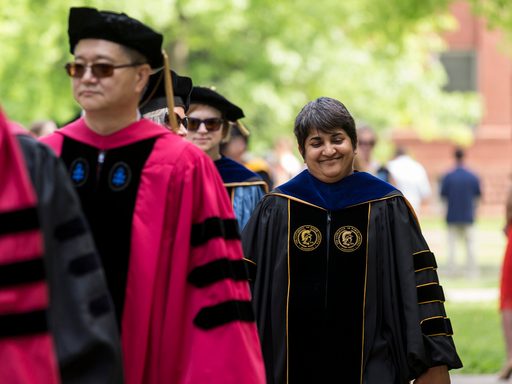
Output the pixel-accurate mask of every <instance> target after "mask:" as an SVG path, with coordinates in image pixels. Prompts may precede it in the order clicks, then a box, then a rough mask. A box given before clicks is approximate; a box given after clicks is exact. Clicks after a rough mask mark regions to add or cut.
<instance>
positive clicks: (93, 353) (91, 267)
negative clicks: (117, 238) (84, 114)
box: [0, 111, 123, 384]
mask: <svg viewBox="0 0 512 384" xmlns="http://www.w3.org/2000/svg"><path fill="white" fill-rule="evenodd" d="M0 180H1V183H0V356H1V363H0V382H1V383H10V384H34V383H37V384H57V383H63V384H73V383H76V384H78V383H81V384H102V383H105V384H117V383H122V382H123V370H122V363H121V345H120V340H119V337H118V331H117V325H116V321H115V314H114V310H113V306H112V303H111V299H110V295H109V293H108V289H107V283H106V281H105V275H104V273H103V271H102V268H101V262H100V259H99V256H98V254H97V252H96V249H95V247H94V243H93V239H92V236H91V233H90V231H89V228H88V227H87V224H86V222H85V218H84V216H83V213H82V211H81V208H80V202H79V200H78V197H77V196H76V193H75V191H74V188H73V186H72V185H71V182H70V181H69V179H68V177H67V175H66V170H65V168H64V167H63V164H62V163H61V161H60V160H59V159H58V158H57V157H56V156H55V155H54V153H53V152H52V150H51V149H50V148H48V147H46V146H45V145H44V144H41V143H39V142H37V141H36V139H35V138H33V137H32V136H30V135H29V132H28V131H27V130H24V129H23V128H21V127H19V126H17V125H16V124H15V123H12V122H10V121H8V120H7V119H6V118H5V116H4V115H3V114H2V112H1V111H0Z"/></svg>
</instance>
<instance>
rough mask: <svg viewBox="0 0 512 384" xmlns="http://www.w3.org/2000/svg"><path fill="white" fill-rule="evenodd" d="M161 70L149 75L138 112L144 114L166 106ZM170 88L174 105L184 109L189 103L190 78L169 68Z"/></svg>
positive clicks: (186, 108)
mask: <svg viewBox="0 0 512 384" xmlns="http://www.w3.org/2000/svg"><path fill="white" fill-rule="evenodd" d="M163 75H164V73H163V71H160V72H157V73H155V74H154V75H151V77H150V78H149V82H148V86H147V88H146V92H145V93H144V97H143V98H142V100H143V101H142V102H141V103H140V105H141V108H140V112H141V113H142V114H143V115H144V114H146V113H148V112H153V111H156V110H158V109H161V108H166V107H167V98H166V96H165V81H164V76H163ZM171 77H172V89H173V94H174V105H175V106H177V107H183V108H184V109H185V111H187V110H188V107H189V105H190V94H191V92H192V79H191V78H190V77H186V76H180V75H178V74H177V73H176V72H174V71H172V70H171Z"/></svg>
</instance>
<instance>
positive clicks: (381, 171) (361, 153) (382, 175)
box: [354, 123, 391, 183]
mask: <svg viewBox="0 0 512 384" xmlns="http://www.w3.org/2000/svg"><path fill="white" fill-rule="evenodd" d="M376 145H377V134H376V133H375V131H374V130H373V128H372V127H370V126H369V125H367V124H364V123H363V124H361V125H360V126H359V127H358V128H357V155H356V157H355V159H354V168H355V169H357V170H358V171H363V172H368V173H370V174H371V175H374V176H377V177H378V178H379V179H381V180H384V181H387V182H388V183H389V182H391V180H390V174H389V170H388V169H387V168H386V167H385V166H384V165H381V164H379V162H378V161H376V160H374V159H373V151H374V149H375V146H376Z"/></svg>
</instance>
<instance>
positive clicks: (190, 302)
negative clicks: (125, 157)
mask: <svg viewBox="0 0 512 384" xmlns="http://www.w3.org/2000/svg"><path fill="white" fill-rule="evenodd" d="M199 152H200V150H198V149H197V150H196V148H194V149H193V150H187V151H184V153H183V155H182V157H181V159H180V162H181V163H180V164H182V165H180V166H179V167H178V169H177V170H176V172H175V174H174V177H173V178H172V183H170V184H169V187H170V190H169V193H168V195H167V196H168V202H167V209H166V212H167V215H166V223H165V228H166V233H169V234H170V237H169V238H168V239H167V240H165V241H164V243H163V244H162V249H165V250H169V251H170V253H169V254H170V255H172V257H171V258H169V257H165V258H164V259H162V263H160V264H159V270H160V271H159V273H162V272H163V271H165V270H167V271H169V272H168V273H169V277H168V278H165V279H159V280H161V281H164V280H165V281H168V287H167V292H168V293H167V297H161V298H157V300H156V301H157V302H159V301H160V300H162V301H165V302H166V303H167V304H166V305H165V306H164V308H162V311H164V313H165V314H164V315H163V316H158V317H161V318H162V319H166V321H165V323H162V327H163V332H160V331H158V330H153V331H154V332H160V336H159V337H160V338H161V339H162V340H163V342H162V344H161V349H159V352H158V353H159V356H166V361H167V362H168V364H158V367H155V372H156V371H160V372H161V374H160V375H159V377H160V378H172V381H173V382H174V383H211V384H216V383H219V384H220V383H222V384H225V383H233V384H235V383H237V384H238V383H244V384H259V383H263V382H264V377H265V376H264V375H265V373H264V366H263V359H262V357H261V347H260V343H259V339H258V334H257V329H256V324H255V321H254V313H253V310H252V307H251V304H250V291H249V284H248V281H247V273H246V268H245V262H244V260H243V253H242V247H241V243H240V233H239V231H238V224H237V221H236V219H235V216H234V213H233V209H232V207H231V202H230V200H229V197H228V195H227V192H226V189H225V187H224V185H223V184H222V180H221V178H220V176H219V174H218V172H217V169H216V168H215V166H214V164H213V162H212V161H211V160H210V159H209V158H208V157H206V156H205V155H204V154H203V153H202V152H200V153H199ZM188 156H190V158H189V157H188ZM166 252H167V251H166ZM167 263H170V264H169V265H167ZM157 279H158V277H157ZM158 361H160V359H159V358H158V359H157V358H155V363H158ZM227 362H232V364H228V363H227ZM147 382H155V383H156V382H161V381H158V380H153V381H151V380H149V381H147Z"/></svg>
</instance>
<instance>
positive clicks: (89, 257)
mask: <svg viewBox="0 0 512 384" xmlns="http://www.w3.org/2000/svg"><path fill="white" fill-rule="evenodd" d="M100 266H101V265H100V259H99V256H98V255H97V254H96V253H94V252H91V253H88V254H86V255H83V256H80V257H77V258H76V259H74V260H71V262H70V263H69V268H68V269H69V272H70V273H71V274H72V275H74V276H83V275H86V274H88V273H91V272H94V271H96V270H97V269H99V268H100Z"/></svg>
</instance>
